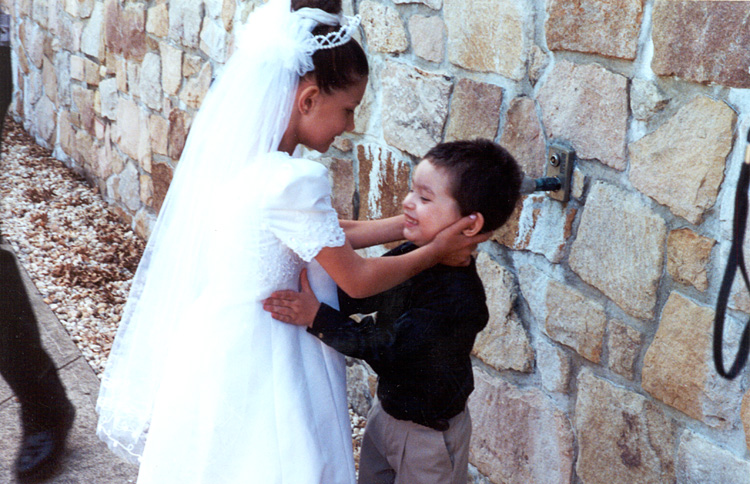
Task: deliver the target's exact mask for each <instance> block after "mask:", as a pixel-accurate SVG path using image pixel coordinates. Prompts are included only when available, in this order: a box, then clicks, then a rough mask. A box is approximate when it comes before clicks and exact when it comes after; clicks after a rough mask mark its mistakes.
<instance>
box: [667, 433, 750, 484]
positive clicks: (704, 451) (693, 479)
mask: <svg viewBox="0 0 750 484" xmlns="http://www.w3.org/2000/svg"><path fill="white" fill-rule="evenodd" d="M748 476H750V462H748V461H747V460H745V459H742V458H740V457H737V456H736V455H734V454H733V453H732V452H730V451H729V450H727V449H723V448H722V447H721V446H719V445H717V444H715V443H712V442H710V441H709V440H707V439H705V438H704V437H701V436H700V435H699V434H697V433H695V432H693V431H692V430H685V431H684V432H683V433H682V437H681V438H680V447H679V449H678V450H677V482H679V483H680V484H703V483H709V482H710V483H714V482H715V483H727V484H728V483H730V482H732V483H735V482H736V483H740V482H746V481H747V480H748Z"/></svg>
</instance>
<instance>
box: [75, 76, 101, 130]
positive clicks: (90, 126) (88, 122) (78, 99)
mask: <svg viewBox="0 0 750 484" xmlns="http://www.w3.org/2000/svg"><path fill="white" fill-rule="evenodd" d="M71 95H72V97H73V106H74V108H73V109H74V110H75V111H76V112H77V113H78V114H79V116H80V118H81V127H82V128H83V129H85V130H86V131H88V132H89V133H90V134H94V118H95V116H96V113H95V111H94V91H91V90H88V89H85V88H83V87H80V86H73V88H72V89H71Z"/></svg>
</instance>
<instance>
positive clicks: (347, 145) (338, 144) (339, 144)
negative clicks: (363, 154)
mask: <svg viewBox="0 0 750 484" xmlns="http://www.w3.org/2000/svg"><path fill="white" fill-rule="evenodd" d="M332 146H333V147H334V148H336V149H337V150H339V151H343V152H344V153H350V152H351V151H352V150H353V149H354V143H353V142H352V140H351V139H350V138H346V137H344V136H336V138H335V139H334V140H333V145H332Z"/></svg>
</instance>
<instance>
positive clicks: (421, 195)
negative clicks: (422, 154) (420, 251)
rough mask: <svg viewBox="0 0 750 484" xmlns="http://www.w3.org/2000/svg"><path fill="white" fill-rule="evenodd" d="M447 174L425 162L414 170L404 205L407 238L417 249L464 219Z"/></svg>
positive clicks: (425, 160) (405, 234) (405, 236)
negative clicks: (452, 192)
mask: <svg viewBox="0 0 750 484" xmlns="http://www.w3.org/2000/svg"><path fill="white" fill-rule="evenodd" d="M451 182H452V180H451V179H450V176H449V175H448V172H447V171H446V170H444V169H442V168H438V167H436V166H435V165H433V164H432V163H431V162H430V160H429V159H424V160H422V161H421V162H420V163H419V164H418V165H417V168H416V169H415V170H414V175H413V176H412V189H411V191H410V192H409V194H408V195H407V196H406V198H405V199H404V202H403V208H404V215H405V216H406V222H405V224H404V238H405V239H407V240H409V241H411V242H413V243H414V244H416V245H418V246H423V245H425V244H427V243H429V242H430V241H431V240H432V239H433V238H435V236H436V235H437V234H438V232H440V231H441V230H443V229H444V228H446V227H447V226H449V225H450V224H452V223H453V222H455V221H457V220H458V219H459V218H461V212H460V210H459V206H458V202H456V200H455V199H454V198H453V196H452V195H451Z"/></svg>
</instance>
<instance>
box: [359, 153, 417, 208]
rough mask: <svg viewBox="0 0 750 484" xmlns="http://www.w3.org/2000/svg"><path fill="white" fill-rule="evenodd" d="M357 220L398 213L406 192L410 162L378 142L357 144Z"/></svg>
mask: <svg viewBox="0 0 750 484" xmlns="http://www.w3.org/2000/svg"><path fill="white" fill-rule="evenodd" d="M357 160H358V161H359V214H358V216H357V219H358V220H371V219H378V218H384V217H391V216H394V215H400V214H401V213H402V212H403V210H402V206H401V203H402V202H403V200H404V197H406V194H407V193H408V192H409V175H410V173H411V169H410V164H409V162H408V161H404V160H402V159H400V158H398V156H397V155H396V153H394V152H393V151H390V150H388V149H386V148H383V147H380V146H377V145H369V144H368V145H358V146H357Z"/></svg>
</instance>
